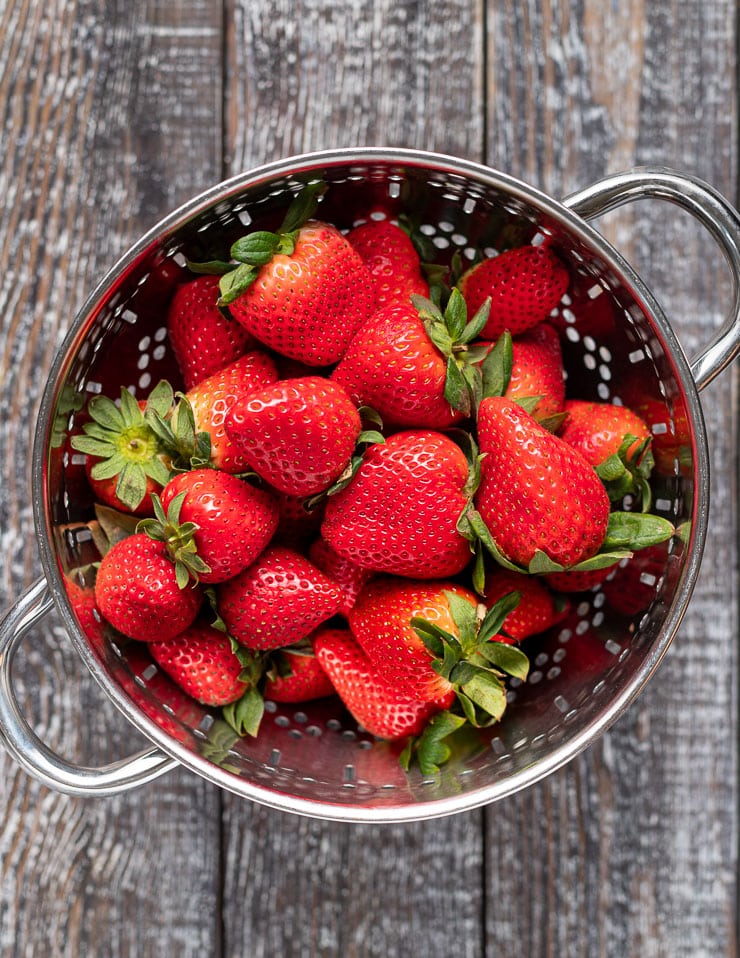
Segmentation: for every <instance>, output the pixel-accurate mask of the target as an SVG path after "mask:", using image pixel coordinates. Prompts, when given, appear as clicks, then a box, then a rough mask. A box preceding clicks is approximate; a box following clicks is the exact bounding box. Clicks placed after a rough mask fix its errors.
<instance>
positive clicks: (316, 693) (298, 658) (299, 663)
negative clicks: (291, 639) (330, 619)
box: [264, 630, 335, 702]
mask: <svg viewBox="0 0 740 958" xmlns="http://www.w3.org/2000/svg"><path fill="white" fill-rule="evenodd" d="M320 634H321V630H318V631H317V632H316V633H315V636H316V637H318V636H319V635H320ZM275 655H276V656H278V657H279V659H280V667H279V668H278V669H277V670H276V674H275V675H274V677H273V676H270V675H268V678H267V682H266V683H265V693H264V694H265V698H266V699H270V700H272V701H273V702H310V701H311V700H312V699H321V698H324V697H325V696H327V695H332V694H333V693H334V691H335V690H334V686H333V685H332V682H331V679H330V678H329V676H328V675H327V674H326V672H325V671H324V669H323V668H322V667H321V664H320V663H319V660H318V659H317V658H316V655H315V654H314V650H313V647H312V646H311V644H310V643H308V642H306V643H305V647H298V646H296V647H294V648H287V649H281V650H280V651H279V652H277V653H275Z"/></svg>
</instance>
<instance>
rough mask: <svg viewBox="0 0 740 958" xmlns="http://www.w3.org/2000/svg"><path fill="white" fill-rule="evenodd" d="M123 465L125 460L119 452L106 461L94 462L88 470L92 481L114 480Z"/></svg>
mask: <svg viewBox="0 0 740 958" xmlns="http://www.w3.org/2000/svg"><path fill="white" fill-rule="evenodd" d="M125 465H126V460H125V459H124V458H123V456H122V455H121V454H120V453H119V452H116V453H114V454H113V455H112V456H109V457H108V459H104V460H102V461H101V462H96V463H95V465H94V466H93V467H92V468H91V469H90V475H91V476H92V478H93V479H98V480H100V481H104V480H106V479H114V478H115V477H116V476H117V475H118V474H119V472H120V471H121V469H123V467H124V466H125Z"/></svg>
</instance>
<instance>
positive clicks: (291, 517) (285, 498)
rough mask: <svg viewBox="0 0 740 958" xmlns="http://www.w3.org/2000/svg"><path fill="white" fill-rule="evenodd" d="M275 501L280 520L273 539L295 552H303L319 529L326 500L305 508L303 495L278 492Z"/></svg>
mask: <svg viewBox="0 0 740 958" xmlns="http://www.w3.org/2000/svg"><path fill="white" fill-rule="evenodd" d="M277 501H278V507H279V509H280V520H279V522H278V528H277V532H276V533H275V539H274V541H275V542H276V543H280V545H283V546H288V548H289V549H295V551H296V552H305V551H306V549H307V548H308V545H309V543H310V542H311V541H312V540H313V539H314V538H315V537H316V536H317V535H318V533H319V530H320V529H321V523H322V522H323V521H324V509H325V506H326V500H323V501H321V502H319V503H317V504H316V506H315V508H312V509H307V508H306V499H305V497H304V496H289V495H287V494H286V493H284V492H280V493H278V495H277Z"/></svg>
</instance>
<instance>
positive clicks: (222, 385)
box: [185, 350, 277, 473]
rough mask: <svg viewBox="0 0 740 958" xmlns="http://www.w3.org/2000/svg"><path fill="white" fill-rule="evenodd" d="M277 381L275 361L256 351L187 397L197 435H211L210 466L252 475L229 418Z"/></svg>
mask: <svg viewBox="0 0 740 958" xmlns="http://www.w3.org/2000/svg"><path fill="white" fill-rule="evenodd" d="M276 380H277V372H276V370H275V364H274V363H273V361H272V359H270V357H269V356H268V355H267V353H265V352H263V351H261V350H252V352H249V353H246V354H245V355H244V356H241V357H240V358H239V359H237V360H235V361H234V362H233V363H231V365H229V366H226V367H225V368H224V369H220V370H219V371H218V372H216V373H214V374H213V375H212V376H209V377H208V378H207V379H203V380H202V381H201V382H199V383H198V385H197V386H194V387H193V388H192V389H189V390H188V391H187V392H186V393H185V398H186V399H187V401H188V403H189V404H190V408H191V409H192V413H193V419H194V425H195V430H196V432H206V433H208V436H209V438H210V462H211V464H212V465H213V466H215V467H216V468H217V469H223V470H224V471H225V472H230V473H240V472H247V471H248V469H249V467H248V465H247V462H246V460H245V459H244V456H243V455H242V454H241V452H240V451H239V450H238V449H237V448H236V446H235V445H234V443H233V442H232V441H231V439H230V438H229V436H228V434H227V432H226V425H225V423H226V414H227V413H228V411H229V409H231V407H232V406H233V405H235V404H236V403H242V402H244V401H245V400H246V398H247V396H249V395H250V393H252V392H254V390H255V389H260V388H262V387H263V386H268V385H269V384H270V383H274V382H275V381H276Z"/></svg>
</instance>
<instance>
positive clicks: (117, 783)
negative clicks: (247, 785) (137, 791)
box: [0, 578, 178, 796]
mask: <svg viewBox="0 0 740 958" xmlns="http://www.w3.org/2000/svg"><path fill="white" fill-rule="evenodd" d="M52 607H53V600H52V596H51V592H50V591H49V588H48V585H47V583H46V580H45V579H43V578H42V579H39V580H38V581H37V582H35V583H34V584H33V585H32V586H31V587H30V588H29V589H27V590H26V591H25V592H24V593H23V595H22V596H21V597H20V599H18V601H17V602H16V603H15V604H14V605H13V606H12V608H11V609H10V610H9V611H8V612H7V613H6V615H5V617H4V618H3V620H2V622H0V740H1V741H2V742H3V744H4V745H5V747H6V748H7V750H8V752H10V754H11V755H12V756H13V758H15V760H16V761H17V762H18V764H19V765H20V766H21V767H22V768H24V769H25V770H26V771H27V772H28V773H29V774H30V775H32V776H33V777H34V778H36V779H38V780H39V781H40V782H42V783H43V784H44V785H48V786H49V787H51V788H53V789H56V790H57V791H60V792H65V793H66V794H68V795H85V796H92V795H96V796H98V795H114V794H116V793H118V792H123V791H127V790H128V789H131V788H136V787H137V786H139V785H143V784H144V783H145V782H148V781H150V780H151V779H154V778H157V776H159V775H162V774H163V773H164V772H168V771H169V770H170V769H171V768H173V767H174V766H176V765H177V764H178V763H177V762H176V761H175V760H174V759H172V758H170V757H169V756H166V755H164V754H163V753H162V752H160V751H159V750H158V749H156V748H151V749H147V750H145V751H142V752H139V753H137V754H136V755H132V756H130V757H129V758H126V759H122V760H121V761H119V762H114V763H112V764H110V765H104V766H102V767H101V768H87V767H82V766H77V765H73V764H71V763H70V762H67V761H66V760H65V759H63V758H60V756H58V755H57V754H56V753H55V752H53V751H52V750H51V749H50V748H49V747H48V746H47V745H45V744H44V743H43V742H42V741H41V739H40V738H39V737H38V736H37V735H36V733H35V732H34V731H33V729H32V728H31V727H30V725H29V724H28V722H27V721H26V719H25V718H24V716H23V714H22V713H21V711H20V708H19V706H18V701H17V699H16V696H15V692H14V690H13V683H12V675H11V670H12V665H13V659H14V657H15V653H16V651H17V650H18V646H19V644H20V642H21V639H22V638H23V637H24V635H25V634H26V633H27V632H28V631H29V630H30V629H31V628H32V627H33V626H35V625H36V624H37V623H38V622H39V621H40V620H41V619H43V618H44V616H45V615H46V614H47V613H48V612H49V611H50V610H51V608H52Z"/></svg>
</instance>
